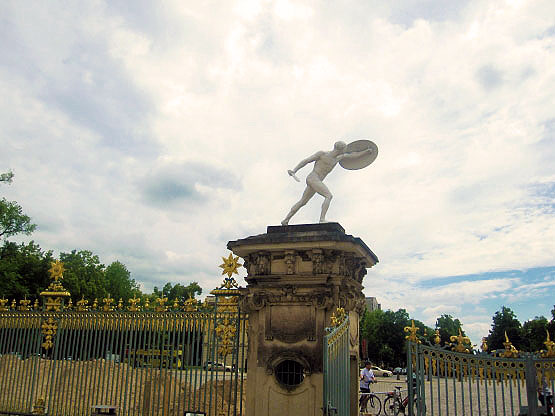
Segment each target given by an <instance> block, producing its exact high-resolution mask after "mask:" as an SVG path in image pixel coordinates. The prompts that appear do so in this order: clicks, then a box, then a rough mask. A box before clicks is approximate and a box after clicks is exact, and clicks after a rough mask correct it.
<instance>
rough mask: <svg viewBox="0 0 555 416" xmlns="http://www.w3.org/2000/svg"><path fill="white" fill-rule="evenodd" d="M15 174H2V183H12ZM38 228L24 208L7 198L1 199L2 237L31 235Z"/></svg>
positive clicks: (0, 231)
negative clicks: (24, 211)
mask: <svg viewBox="0 0 555 416" xmlns="http://www.w3.org/2000/svg"><path fill="white" fill-rule="evenodd" d="M13 176H14V175H13V173H12V172H7V173H2V174H0V182H4V183H11V182H12V180H13ZM36 228H37V226H36V224H32V223H31V218H30V217H29V216H28V215H25V214H24V213H23V208H21V206H20V205H19V204H18V203H17V202H15V201H8V200H7V199H6V198H2V199H0V237H2V238H4V239H7V238H8V237H11V236H13V235H16V234H21V233H23V234H27V235H29V234H31V233H32V232H33V231H35V229H36Z"/></svg>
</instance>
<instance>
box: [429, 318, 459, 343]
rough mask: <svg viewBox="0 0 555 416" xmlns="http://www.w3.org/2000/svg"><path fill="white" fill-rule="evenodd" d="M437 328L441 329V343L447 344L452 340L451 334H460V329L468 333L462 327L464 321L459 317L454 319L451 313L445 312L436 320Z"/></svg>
mask: <svg viewBox="0 0 555 416" xmlns="http://www.w3.org/2000/svg"><path fill="white" fill-rule="evenodd" d="M436 329H437V330H439V336H440V338H441V344H442V345H445V344H448V343H450V342H451V340H450V338H451V336H453V335H455V336H457V335H459V329H460V330H461V333H462V335H466V334H465V333H464V330H463V329H462V323H461V321H459V320H458V319H456V318H455V319H453V317H452V316H451V315H447V314H443V315H441V316H440V317H439V318H437V320H436Z"/></svg>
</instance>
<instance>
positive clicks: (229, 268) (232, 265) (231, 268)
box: [218, 253, 242, 277]
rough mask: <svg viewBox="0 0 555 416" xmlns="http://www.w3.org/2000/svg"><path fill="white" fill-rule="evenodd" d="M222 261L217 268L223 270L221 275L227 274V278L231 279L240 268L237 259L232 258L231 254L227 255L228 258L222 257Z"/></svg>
mask: <svg viewBox="0 0 555 416" xmlns="http://www.w3.org/2000/svg"><path fill="white" fill-rule="evenodd" d="M222 260H223V261H224V262H223V263H222V264H220V265H219V266H218V267H221V268H222V269H223V271H222V274H227V277H231V275H232V274H239V272H238V271H237V269H238V268H239V267H241V266H242V264H240V263H239V257H233V254H232V253H229V257H227V258H225V257H222Z"/></svg>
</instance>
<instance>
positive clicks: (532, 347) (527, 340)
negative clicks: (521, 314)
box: [521, 316, 548, 351]
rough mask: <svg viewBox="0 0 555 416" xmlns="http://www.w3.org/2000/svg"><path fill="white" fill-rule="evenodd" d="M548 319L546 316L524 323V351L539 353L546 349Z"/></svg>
mask: <svg viewBox="0 0 555 416" xmlns="http://www.w3.org/2000/svg"><path fill="white" fill-rule="evenodd" d="M547 325H548V322H547V319H546V318H545V316H536V317H535V318H534V319H530V320H529V321H526V322H524V325H522V335H523V341H524V342H523V345H522V347H521V348H522V349H523V350H524V351H539V350H541V349H542V348H544V347H545V346H544V344H543V343H544V341H545V339H546V332H545V331H546V330H547Z"/></svg>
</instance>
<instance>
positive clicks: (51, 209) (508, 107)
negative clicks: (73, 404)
mask: <svg viewBox="0 0 555 416" xmlns="http://www.w3.org/2000/svg"><path fill="white" fill-rule="evenodd" d="M447 5H449V7H447ZM0 21H1V24H0V46H1V50H2V53H1V54H0V88H1V91H2V96H3V97H2V100H0V127H1V129H0V141H1V148H0V149H1V150H0V171H6V170H8V169H11V170H13V172H14V173H15V181H14V183H13V184H12V185H10V186H3V187H2V189H1V192H2V195H3V196H6V197H7V198H8V199H11V200H16V201H18V202H19V203H20V204H21V205H22V206H23V208H24V210H25V212H26V213H28V214H29V215H30V216H31V217H32V218H33V220H34V222H35V223H36V224H37V225H38V230H37V231H36V232H35V233H34V234H33V236H32V238H33V239H34V240H35V241H36V242H38V243H39V244H40V245H41V247H43V248H45V249H53V250H54V252H55V253H59V252H60V251H70V250H72V249H88V250H92V251H93V252H94V253H96V254H98V255H99V256H100V258H101V260H102V261H103V262H104V263H105V264H108V263H110V262H111V261H113V260H116V259H117V260H120V261H122V262H123V263H125V264H126V265H127V266H128V268H129V269H130V271H131V272H132V276H133V277H134V278H135V279H136V280H137V281H139V282H141V284H142V285H143V287H144V289H145V290H151V289H152V287H153V286H155V285H159V286H160V285H163V284H164V283H165V282H168V281H171V282H182V283H188V282H190V281H198V282H199V283H200V284H201V286H202V287H203V288H204V289H205V292H207V291H209V290H210V289H212V288H213V287H215V286H216V285H217V284H218V283H219V282H220V269H218V267H217V266H218V265H219V264H220V263H221V256H224V255H227V251H226V243H227V241H228V240H234V239H237V238H242V237H246V236H249V235H252V234H259V233H262V232H264V231H265V227H266V226H267V225H275V224H278V223H279V221H280V220H281V219H282V218H283V217H284V215H285V214H286V213H287V211H288V210H289V208H290V206H291V205H292V204H293V203H294V202H295V201H296V200H297V199H298V198H299V196H300V194H301V192H302V190H303V184H302V183H300V184H299V183H297V182H295V181H293V180H292V179H291V178H290V177H288V175H287V173H286V172H287V169H291V168H293V167H294V166H295V165H296V164H297V163H298V162H299V161H300V160H301V159H303V158H304V157H306V156H308V155H310V154H312V153H314V152H315V151H317V150H328V149H331V147H332V146H333V143H334V141H336V140H338V139H342V140H345V141H346V142H349V141H352V140H356V139H362V138H366V139H371V140H373V141H374V142H375V143H376V144H377V145H378V147H379V156H378V158H377V159H376V161H375V162H374V163H373V164H372V165H371V166H370V167H368V168H366V169H364V170H359V171H347V170H344V169H342V168H341V167H340V166H338V167H337V168H336V169H335V170H334V171H333V172H332V174H330V176H329V177H328V178H327V179H326V182H327V184H328V186H329V188H330V189H331V190H332V192H333V193H334V196H335V198H334V200H333V201H332V204H331V207H330V210H329V213H328V216H329V219H330V220H335V221H338V222H340V223H341V224H342V225H343V226H344V227H345V229H346V231H347V233H349V234H353V235H356V236H359V237H361V238H362V239H363V240H364V241H365V242H366V243H367V244H368V245H369V246H370V247H371V248H372V250H373V251H374V252H375V253H376V254H377V256H378V257H379V258H380V263H379V264H378V265H377V266H376V267H374V268H372V269H371V270H369V273H368V275H367V277H366V279H365V290H364V291H365V293H366V295H367V296H376V297H377V298H378V300H379V302H380V303H381V304H382V307H383V308H393V309H397V308H400V307H404V308H406V309H407V310H408V311H409V312H410V313H411V315H413V316H415V317H417V318H419V319H421V320H423V321H425V322H426V323H428V324H429V325H433V324H434V322H435V319H436V318H437V317H438V316H439V315H441V314H442V313H450V314H452V315H454V316H456V317H458V318H460V319H461V320H462V322H463V324H464V327H465V328H466V330H467V331H468V332H469V333H470V335H471V337H472V339H473V341H474V342H475V343H479V340H480V337H481V336H484V335H486V334H487V330H488V328H489V327H490V324H491V316H492V315H493V313H494V312H495V311H496V310H499V309H500V307H501V306H502V305H506V306H509V307H511V308H513V310H515V312H516V313H517V316H518V317H519V319H520V320H521V321H524V320H527V319H530V318H532V317H534V316H536V315H545V316H549V315H550V311H551V309H552V308H553V304H554V303H555V257H554V253H555V215H554V214H555V196H554V195H555V164H554V160H555V112H554V98H555V96H554V95H555V94H554V93H555V2H553V1H552V0H536V1H534V0H530V1H526V0H457V1H450V2H447V1H443V0H437V1H433V0H403V1H394V2H392V1H382V0H350V1H347V0H345V1H304V2H303V1H294V2H293V1H287V0H275V1H273V0H261V1H252V0H249V1H181V0H179V1H178V0H176V1H165V2H151V1H138V0H135V1H133V2H131V1H92V0H91V1H81V2H67V1H59V2H56V1H48V2H41V1H19V0H17V1H3V2H2V4H1V5H0ZM308 172H309V168H308V167H306V168H304V169H303V170H301V171H299V176H301V178H302V179H304V177H305V176H306V174H307V173H308ZM321 201H322V199H321V198H320V197H319V196H316V197H315V198H314V199H313V200H312V201H311V202H310V203H309V204H308V205H307V206H306V207H305V208H304V209H303V210H301V211H299V213H298V215H297V216H295V217H294V218H293V220H292V221H291V223H292V224H295V223H307V222H314V221H315V220H317V218H318V215H319V209H320V204H321ZM29 238H30V237H29ZM29 238H26V239H27V240H28V239H29ZM24 240H25V239H24ZM242 274H243V275H244V274H245V272H244V271H243V273H242ZM239 280H240V282H241V283H242V284H244V280H243V279H242V278H241V279H239Z"/></svg>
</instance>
